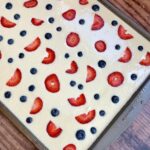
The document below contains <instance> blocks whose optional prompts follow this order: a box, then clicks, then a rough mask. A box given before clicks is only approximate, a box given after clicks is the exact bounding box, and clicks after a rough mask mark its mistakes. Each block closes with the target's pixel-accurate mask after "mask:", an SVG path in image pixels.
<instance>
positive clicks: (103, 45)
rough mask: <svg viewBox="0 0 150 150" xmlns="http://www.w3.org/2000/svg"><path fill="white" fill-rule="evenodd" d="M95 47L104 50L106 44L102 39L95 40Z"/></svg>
mask: <svg viewBox="0 0 150 150" xmlns="http://www.w3.org/2000/svg"><path fill="white" fill-rule="evenodd" d="M95 48H96V50H97V51H98V52H104V51H105V50H106V48H107V46H106V43H105V42H104V41H97V42H96V43H95Z"/></svg>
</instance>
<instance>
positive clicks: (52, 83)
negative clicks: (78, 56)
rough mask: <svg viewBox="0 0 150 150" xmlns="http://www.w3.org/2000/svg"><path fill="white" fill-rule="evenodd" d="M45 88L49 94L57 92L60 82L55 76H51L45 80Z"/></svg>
mask: <svg viewBox="0 0 150 150" xmlns="http://www.w3.org/2000/svg"><path fill="white" fill-rule="evenodd" d="M45 87H46V89H47V90H48V91H49V92H51V93H56V92H59V90H60V82H59V79H58V77H57V75H56V74H51V75H49V76H48V77H47V78H46V79H45Z"/></svg>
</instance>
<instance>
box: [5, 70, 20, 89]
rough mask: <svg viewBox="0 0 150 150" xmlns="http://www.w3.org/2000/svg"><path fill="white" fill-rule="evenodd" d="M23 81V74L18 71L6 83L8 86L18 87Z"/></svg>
mask: <svg viewBox="0 0 150 150" xmlns="http://www.w3.org/2000/svg"><path fill="white" fill-rule="evenodd" d="M21 79H22V73H21V71H20V69H18V68H17V69H16V70H15V72H14V74H13V76H12V77H11V78H10V79H9V80H8V82H7V83H6V84H7V86H17V85H18V84H19V83H20V82H21Z"/></svg>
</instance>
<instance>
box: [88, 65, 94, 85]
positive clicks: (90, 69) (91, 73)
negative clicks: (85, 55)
mask: <svg viewBox="0 0 150 150" xmlns="http://www.w3.org/2000/svg"><path fill="white" fill-rule="evenodd" d="M95 77H96V70H95V69H94V68H93V67H91V66H87V77H86V82H90V81H93V80H94V79H95Z"/></svg>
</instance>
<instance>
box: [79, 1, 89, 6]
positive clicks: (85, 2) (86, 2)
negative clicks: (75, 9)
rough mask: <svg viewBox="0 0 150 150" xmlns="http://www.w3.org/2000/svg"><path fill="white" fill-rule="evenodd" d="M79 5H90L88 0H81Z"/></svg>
mask: <svg viewBox="0 0 150 150" xmlns="http://www.w3.org/2000/svg"><path fill="white" fill-rule="evenodd" d="M79 3H80V4H81V5H86V4H88V3H89V2H88V0H79Z"/></svg>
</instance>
